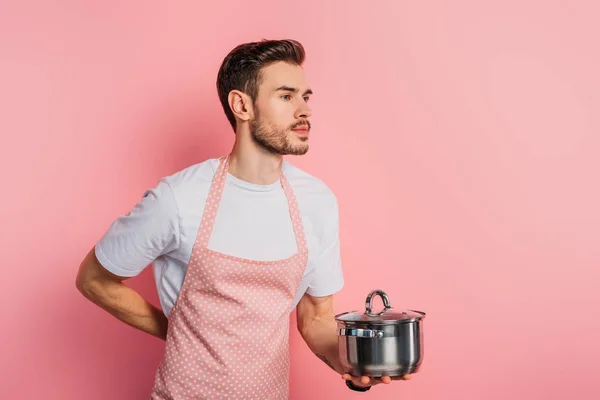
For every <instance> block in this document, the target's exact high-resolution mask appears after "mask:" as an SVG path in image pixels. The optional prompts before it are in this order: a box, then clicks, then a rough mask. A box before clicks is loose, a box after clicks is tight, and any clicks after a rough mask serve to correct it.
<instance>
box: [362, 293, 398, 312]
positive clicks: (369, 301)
mask: <svg viewBox="0 0 600 400" xmlns="http://www.w3.org/2000/svg"><path fill="white" fill-rule="evenodd" d="M375 296H381V300H383V306H384V309H383V311H381V312H378V313H373V312H372V310H373V297H375ZM390 308H392V305H391V304H390V298H389V297H388V295H387V294H386V293H385V292H384V291H383V290H381V289H377V290H373V291H372V292H371V293H369V295H368V296H367V300H366V301H365V310H366V312H365V314H367V315H368V316H369V317H378V316H380V315H382V314H384V313H385V312H386V311H387V310H389V309H390Z"/></svg>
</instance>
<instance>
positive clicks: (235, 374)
mask: <svg viewBox="0 0 600 400" xmlns="http://www.w3.org/2000/svg"><path fill="white" fill-rule="evenodd" d="M304 57H305V53H304V49H303V47H302V45H301V44H300V43H298V42H297V41H293V40H269V41H267V40H263V41H261V42H256V43H247V44H243V45H240V46H238V47H236V48H235V49H233V50H232V51H231V52H230V53H229V55H227V57H226V58H225V59H224V61H223V63H222V66H221V68H220V70H219V73H218V78H217V89H218V94H219V99H220V101H221V103H222V105H223V109H224V111H225V115H226V116H227V118H228V120H229V122H230V124H231V126H232V128H233V130H234V132H235V144H234V145H233V149H232V150H231V152H230V154H229V155H227V156H224V157H220V158H218V159H216V158H215V159H209V160H206V161H203V162H201V163H199V164H196V165H192V166H190V167H188V168H186V169H184V170H182V171H180V172H178V173H176V174H174V175H171V176H168V177H165V178H163V179H162V180H160V182H159V183H158V185H157V186H156V187H155V188H153V189H151V190H148V191H147V192H146V193H145V194H144V196H143V198H142V199H141V201H140V202H139V203H138V204H136V205H135V206H134V207H133V209H132V210H131V211H130V212H129V213H128V214H126V215H123V216H121V217H119V218H118V219H116V221H114V222H113V224H112V225H111V226H110V228H109V229H108V231H107V232H106V233H105V235H104V236H103V237H102V238H101V240H100V241H99V242H98V243H97V244H96V246H95V247H94V249H92V250H91V251H90V252H89V254H88V255H87V257H86V258H85V260H84V261H83V262H82V264H81V266H80V269H79V273H78V276H77V287H78V289H79V290H80V291H81V292H82V293H83V294H84V295H85V297H87V298H88V299H90V300H91V301H92V302H94V303H95V304H97V305H99V306H100V307H102V308H103V309H105V310H107V311H108V312H109V313H111V314H112V315H114V316H115V317H117V318H118V319H120V320H122V321H123V322H125V323H127V324H129V325H131V326H133V327H135V328H137V329H140V330H142V331H145V332H147V333H149V334H151V335H154V336H157V337H159V338H162V339H165V340H166V345H165V353H164V357H163V359H162V361H161V362H160V365H159V366H158V370H157V372H156V377H155V383H154V387H153V388H152V394H151V398H152V399H173V398H175V399H192V398H193V399H198V398H211V399H224V398H235V399H278V400H280V399H287V398H288V374H289V347H288V336H289V314H290V312H291V311H292V310H293V309H294V307H297V316H298V329H299V331H300V333H301V336H302V337H303V338H304V340H305V341H306V343H307V344H308V346H309V348H310V349H311V350H312V351H313V352H314V353H315V354H316V355H317V356H318V357H319V358H320V359H322V360H323V361H324V362H325V363H327V364H328V365H329V366H330V367H331V368H332V369H334V370H335V371H336V372H338V373H339V374H340V375H342V377H343V378H344V379H346V380H347V385H348V387H350V388H351V389H354V390H360V388H368V387H370V386H371V385H373V384H377V383H381V382H383V383H389V382H391V379H390V378H389V377H384V378H381V379H373V380H370V379H369V378H367V377H362V378H361V377H351V376H349V375H347V374H344V371H343V369H342V367H341V365H340V361H339V358H338V355H337V351H338V350H337V340H338V339H337V331H336V323H335V319H334V311H333V300H332V298H333V296H332V295H333V294H334V293H336V292H338V291H339V290H340V289H341V288H342V286H343V283H344V281H343V275H342V268H341V261H340V243H339V236H338V207H337V202H336V198H335V196H334V194H333V193H332V192H331V191H330V190H329V189H328V187H327V186H326V185H325V184H323V183H322V182H321V181H319V180H318V179H316V178H314V177H312V176H310V175H309V174H307V173H305V172H303V171H301V170H300V169H298V168H296V167H294V166H293V165H291V164H289V163H288V162H286V161H283V159H282V157H283V155H286V154H294V155H301V154H304V153H306V152H307V151H308V139H309V132H310V128H311V124H310V116H311V110H310V108H309V105H308V102H309V98H310V96H311V94H312V91H311V89H310V87H309V85H308V83H307V80H306V76H305V73H304V71H303V69H302V64H303V62H304ZM150 264H153V265H154V274H155V277H156V284H157V288H158V293H159V297H160V302H161V305H162V311H161V310H159V309H157V308H156V307H154V306H153V305H151V304H150V303H149V302H148V301H146V300H145V299H143V298H142V297H141V296H140V295H139V294H138V293H137V292H135V291H134V290H133V289H131V288H129V287H128V286H126V285H125V284H124V283H123V281H124V280H126V279H127V278H130V277H132V276H136V275H138V274H139V273H140V272H141V271H142V270H143V269H144V268H145V267H146V266H148V265H150ZM406 378H408V377H407V376H405V377H403V378H402V379H406ZM362 390H366V389H362Z"/></svg>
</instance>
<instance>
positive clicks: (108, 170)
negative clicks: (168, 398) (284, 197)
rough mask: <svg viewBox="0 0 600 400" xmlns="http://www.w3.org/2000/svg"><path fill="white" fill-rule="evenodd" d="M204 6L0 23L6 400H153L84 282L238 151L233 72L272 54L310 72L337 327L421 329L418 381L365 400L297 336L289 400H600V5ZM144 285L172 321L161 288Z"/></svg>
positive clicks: (134, 357)
mask: <svg viewBox="0 0 600 400" xmlns="http://www.w3.org/2000/svg"><path fill="white" fill-rule="evenodd" d="M49 3H52V4H51V5H50V4H49ZM204 3H206V2H199V1H178V2H174V1H171V2H165V1H139V0H137V1H133V0H130V1H121V2H101V1H91V0H88V1H82V0H78V1H62V2H44V1H32V0H21V1H16V0H15V1H12V2H11V1H3V2H2V3H1V5H0V49H1V53H0V88H1V92H0V113H1V115H2V117H1V118H0V132H1V134H2V143H1V145H0V146H1V147H0V148H1V151H2V155H1V157H0V167H1V171H2V181H1V188H2V189H1V196H0V202H1V204H0V206H1V207H0V218H1V224H0V241H1V243H2V251H1V254H0V265H1V267H2V271H3V273H2V278H1V279H0V295H1V296H2V298H1V301H2V307H3V313H2V316H3V318H2V329H1V330H0V346H1V347H0V354H1V357H0V392H1V393H2V398H7V399H8V398H10V399H41V398H44V399H61V400H71V399H86V400H94V399H112V400H119V399H142V398H145V396H147V395H148V393H149V390H150V387H151V384H152V381H153V378H154V371H155V368H156V366H157V363H158V361H159V358H160V357H161V352H162V350H163V343H162V342H161V341H160V340H158V339H155V338H153V337H151V336H149V335H147V334H144V333H141V332H139V331H136V330H134V329H132V328H130V327H128V326H126V325H125V324H122V323H119V322H118V321H117V320H116V319H114V318H113V317H112V316H110V315H109V314H107V313H105V312H104V311H102V310H101V309H100V308H98V307H96V306H94V305H93V304H91V303H89V302H88V301H87V300H85V299H84V298H83V297H82V296H81V295H80V294H79V293H78V292H77V290H76V289H75V274H76V271H77V268H78V265H79V262H80V261H81V259H82V258H83V257H84V255H85V254H86V252H87V251H88V250H89V249H90V248H91V247H92V246H93V244H94V243H95V241H96V240H97V239H98V238H99V237H100V235H101V234H102V233H103V232H104V231H105V229H106V228H107V227H108V225H109V224H110V223H111V222H112V220H113V219H114V218H116V217H117V216H118V215H119V214H120V213H124V212H127V210H128V209H129V208H130V207H131V206H132V205H133V204H134V203H135V202H136V201H138V200H139V199H140V198H141V195H142V193H143V191H144V190H145V189H147V188H149V187H152V186H154V185H155V184H156V182H157V181H158V179H159V178H160V177H162V176H165V175H168V174H171V173H174V172H175V171H177V170H179V169H181V168H184V167H186V166H188V165H190V164H192V163H196V162H200V161H202V160H204V159H205V158H207V157H213V156H218V155H222V154H224V153H225V152H227V151H228V150H229V148H230V146H231V145H232V143H233V134H232V133H231V132H230V130H229V126H228V124H227V121H226V119H225V116H224V114H223V111H222V110H221V108H220V105H219V103H218V100H217V94H216V89H215V77H216V73H217V70H218V67H219V63H220V61H221V60H222V58H223V57H224V56H225V55H226V53H227V52H228V51H229V50H230V49H231V48H232V47H233V46H235V45H237V44H238V43H241V42H245V41H251V40H259V39H261V38H263V37H265V38H285V37H292V38H296V39H298V40H300V41H301V42H302V43H303V44H304V45H305V46H306V49H307V53H308V60H307V64H306V71H307V73H308V74H309V79H310V82H311V84H312V86H313V89H314V91H315V96H314V97H313V110H314V116H313V126H314V129H313V133H314V134H313V136H312V139H311V143H312V148H311V150H310V152H309V153H308V154H307V155H306V156H305V157H302V158H295V159H292V160H290V161H292V162H295V163H297V165H298V166H300V167H302V168H304V169H306V170H307V171H308V172H311V173H313V174H315V175H317V176H318V177H320V178H321V179H323V180H324V181H325V182H326V183H328V184H329V186H330V187H331V188H332V189H333V190H334V191H335V193H336V194H337V196H338V199H339V203H340V212H341V239H342V252H343V258H344V266H345V277H346V286H345V289H344V290H343V291H342V292H341V293H340V294H339V295H338V296H337V298H336V304H335V305H336V312H343V311H348V310H354V309H360V308H362V307H363V304H364V298H365V296H366V295H367V293H368V292H369V291H370V290H372V289H374V288H381V289H383V290H385V291H387V292H388V294H389V295H390V298H391V301H392V305H393V306H395V307H398V308H415V309H419V310H423V311H425V312H427V313H428V316H427V319H426V320H425V351H426V356H425V362H424V369H423V372H421V373H420V374H418V375H416V376H415V377H414V379H413V380H412V381H410V382H397V383H394V384H393V385H390V386H383V385H382V386H379V387H376V388H374V389H373V390H372V391H371V392H369V393H367V394H360V393H356V394H355V393H352V392H350V391H349V390H348V389H347V388H346V387H345V386H344V385H343V381H342V380H341V379H340V377H339V376H338V375H337V374H335V373H334V372H332V371H331V370H329V369H328V367H327V366H325V364H323V363H322V362H321V361H319V360H318V359H317V358H316V357H314V356H313V355H312V353H310V351H309V350H308V348H307V347H306V345H305V344H304V343H303V342H302V340H301V338H300V337H299V335H298V334H297V332H296V331H295V325H293V326H294V330H293V333H292V339H291V346H292V376H291V399H296V400H298V399H324V398H326V397H329V396H347V397H348V398H357V399H358V398H378V399H398V398H402V399H420V400H439V399H444V400H452V399H461V400H463V399H474V400H475V399H477V400H479V399H486V400H495V399H513V400H514V399H545V400H550V399H565V398H570V399H597V398H600V383H599V382H598V378H597V373H598V370H599V368H600V365H599V361H598V360H599V359H600V358H599V357H600V345H599V344H598V333H599V332H598V328H599V325H600V322H599V321H600V317H599V315H600V312H599V307H600V290H599V289H598V283H597V281H598V279H599V278H600V272H599V267H600V246H599V245H598V242H599V239H600V211H599V208H598V205H599V204H600V189H599V185H598V171H599V168H600V160H599V158H598V149H599V146H600V137H599V135H598V133H599V130H600V122H599V120H598V107H599V105H600V79H599V74H598V70H599V67H600V65H599V64H600V63H599V61H600V47H599V46H598V37H600V28H598V25H597V17H598V15H599V13H600V8H599V7H598V6H597V4H598V3H597V2H593V1H587V2H585V1H578V2H570V3H569V2H567V1H502V2H500V1H497V2H494V3H495V4H492V2H481V1H469V2H467V1H452V2H448V1H427V2H424V1H422V2H417V1H412V2H408V1H399V0H398V1H383V0H378V1H323V2H317V1H312V2H282V1H268V2H265V1H253V2H248V1H218V2H211V3H210V4H212V5H211V6H207V5H202V4H204ZM483 3H485V4H483ZM206 4H207V3H206ZM130 282H131V285H133V286H134V287H135V288H137V289H138V290H139V291H140V292H142V294H143V295H145V296H147V297H148V298H149V299H150V300H151V301H153V302H155V303H156V301H157V297H156V290H155V287H154V282H153V278H152V274H151V270H150V269H147V270H146V271H145V272H144V273H143V274H142V275H141V276H139V277H138V278H135V279H134V280H132V281H130ZM293 317H295V314H294V315H293Z"/></svg>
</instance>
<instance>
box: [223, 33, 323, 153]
mask: <svg viewBox="0 0 600 400" xmlns="http://www.w3.org/2000/svg"><path fill="white" fill-rule="evenodd" d="M304 57H305V53H304V48H303V47H302V45H301V44H300V43H298V42H297V41H295V40H263V41H260V42H253V43H246V44H242V45H239V46H237V47H236V48H234V49H233V50H232V51H231V52H230V53H229V54H228V55H227V57H225V59H224V60H223V63H222V64H221V68H220V70H219V74H218V77H217V91H218V93H219V100H220V101H221V105H222V106H223V109H224V111H225V115H226V116H227V119H228V120H229V123H230V124H231V126H232V128H233V130H234V131H236V132H239V131H240V126H239V125H240V124H241V125H244V124H246V125H247V127H248V130H249V131H250V134H251V135H252V138H253V139H254V140H255V141H256V143H257V144H258V145H259V146H260V147H262V148H263V149H265V150H267V151H268V152H270V153H273V154H296V155H299V154H304V153H306V152H307V150H308V143H307V140H308V132H309V131H310V122H309V120H308V118H309V117H310V115H311V111H310V108H309V107H308V104H307V102H308V99H309V96H310V95H311V94H312V91H311V90H310V88H309V87H308V83H307V80H306V76H305V74H304V70H303V69H302V64H303V63H304Z"/></svg>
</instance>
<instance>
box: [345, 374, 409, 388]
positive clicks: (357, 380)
mask: <svg viewBox="0 0 600 400" xmlns="http://www.w3.org/2000/svg"><path fill="white" fill-rule="evenodd" d="M411 378H412V375H411V374H406V375H401V376H392V377H389V376H382V377H381V378H370V377H368V376H361V377H358V376H352V375H350V374H343V375H342V379H344V380H346V381H347V380H351V381H352V383H353V384H354V386H358V387H369V386H374V385H378V384H380V383H384V384H390V383H392V381H407V380H410V379H411Z"/></svg>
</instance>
